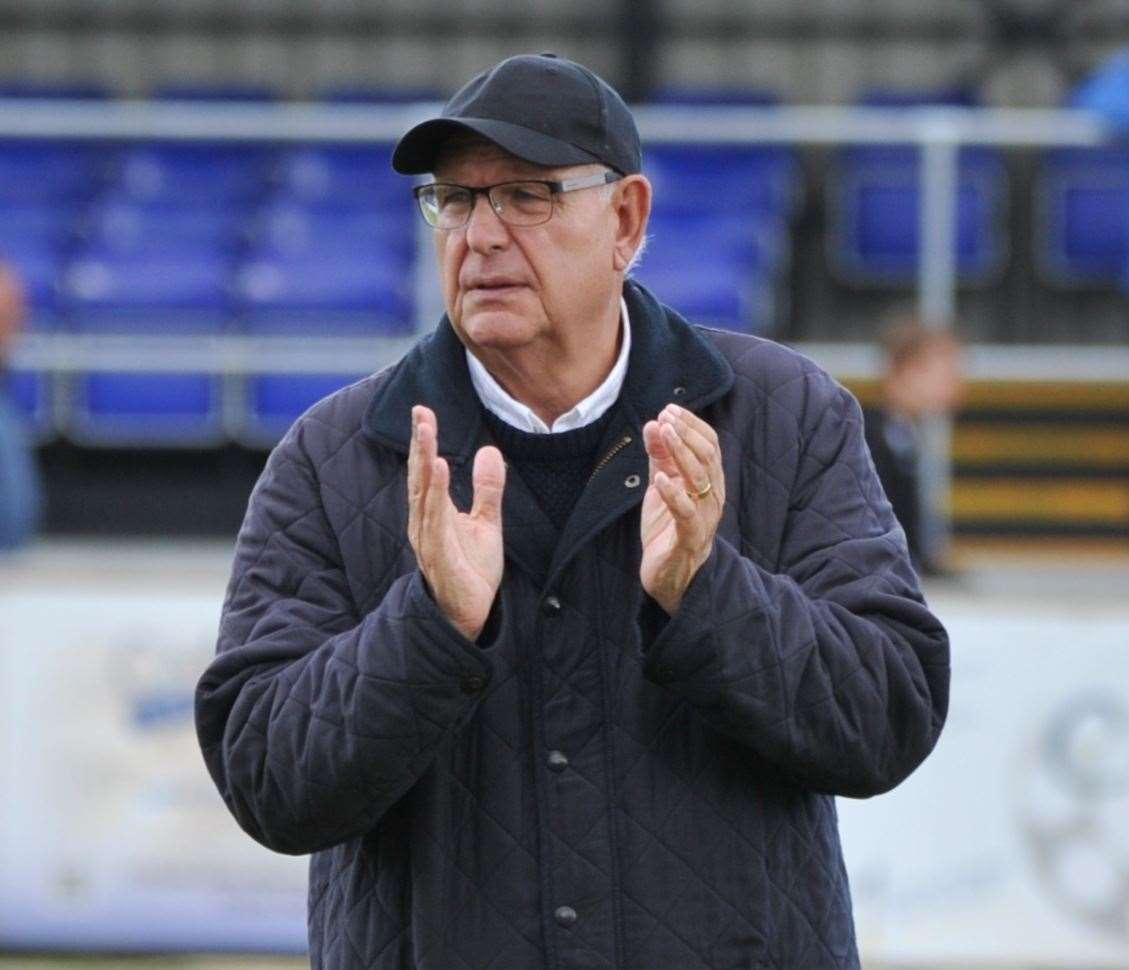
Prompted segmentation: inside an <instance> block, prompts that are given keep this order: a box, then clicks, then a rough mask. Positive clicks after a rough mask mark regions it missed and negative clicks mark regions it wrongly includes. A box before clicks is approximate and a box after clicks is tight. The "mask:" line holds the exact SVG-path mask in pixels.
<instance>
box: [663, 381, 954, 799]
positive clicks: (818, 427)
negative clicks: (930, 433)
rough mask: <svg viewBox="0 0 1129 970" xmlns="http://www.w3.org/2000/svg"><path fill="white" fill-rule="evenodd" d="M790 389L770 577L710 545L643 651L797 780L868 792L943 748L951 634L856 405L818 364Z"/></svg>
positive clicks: (731, 551) (670, 681)
mask: <svg viewBox="0 0 1129 970" xmlns="http://www.w3.org/2000/svg"><path fill="white" fill-rule="evenodd" d="M797 387H798V388H801V389H800V390H798V391H797V398H796V401H795V409H796V413H797V414H798V415H799V434H800V437H801V441H800V443H799V447H800V455H799V459H798V465H797V469H796V475H795V482H794V485H793V487H792V494H791V497H790V502H789V507H788V510H787V520H786V526H785V529H784V537H783V540H782V546H781V554H780V560H779V565H778V567H777V568H778V571H777V572H775V573H773V572H768V571H766V570H765V569H763V568H761V567H760V566H758V565H757V564H755V563H754V562H752V561H751V560H750V559H749V558H746V557H744V556H742V555H741V554H740V552H739V550H737V549H736V548H734V546H733V545H732V544H731V543H729V542H727V541H725V539H723V538H720V537H719V538H717V539H715V541H714V547H713V549H712V551H711V554H710V558H709V560H708V561H707V562H706V564H705V565H704V566H703V567H702V569H701V570H699V572H698V574H697V575H696V576H695V577H694V579H693V581H692V583H691V585H690V588H689V589H688V590H687V593H686V596H685V597H684V599H683V602H682V604H681V606H680V607H679V610H678V611H677V613H676V614H675V615H674V616H673V617H671V618H670V620H669V622H667V623H666V624H665V626H663V627H662V628H661V631H660V632H658V634H657V636H656V637H655V639H654V640H653V642H651V643H650V644H646V642H645V647H646V648H647V649H646V659H645V671H646V674H647V676H648V677H649V678H650V679H651V680H653V681H655V682H658V683H662V684H665V685H666V686H667V687H668V688H669V689H671V690H674V691H677V692H679V693H681V694H682V695H683V696H684V697H686V698H687V699H688V700H689V701H690V702H691V703H693V704H694V705H696V706H697V707H698V708H699V710H700V711H701V712H702V713H703V715H704V716H705V717H706V718H707V719H709V720H710V721H711V722H712V723H713V724H714V725H715V726H716V727H718V728H719V729H720V730H721V731H723V732H724V733H726V734H728V735H729V736H731V737H734V738H736V739H738V740H739V741H741V742H743V743H744V744H746V745H747V746H748V747H749V748H751V749H752V751H753V752H755V753H756V754H757V755H759V756H760V757H762V758H764V759H766V760H767V761H769V762H771V763H772V764H774V765H776V766H777V767H778V768H779V769H780V770H781V771H782V772H784V773H786V774H788V775H790V776H791V777H792V778H794V779H795V780H796V781H797V783H798V784H801V785H803V786H805V787H807V788H810V789H812V790H815V791H819V792H824V793H829V794H838V795H852V796H858V797H863V796H868V795H875V794H879V793H881V792H884V791H887V790H888V789H890V788H893V787H894V786H895V785H897V784H898V783H899V782H900V781H902V780H903V779H904V778H905V777H906V776H908V775H909V774H910V772H912V771H913V770H914V768H916V767H917V766H918V765H919V764H920V763H921V761H922V760H923V759H924V758H925V757H926V755H927V754H928V753H929V752H930V751H931V750H932V748H933V746H934V744H935V743H936V741H937V738H938V735H939V734H940V731H941V726H942V724H943V723H944V720H945V715H946V712H947V708H948V689H949V650H948V636H947V634H946V632H945V630H944V628H943V627H942V625H941V623H940V622H939V621H938V620H937V619H936V618H935V617H934V616H933V615H932V613H931V612H930V611H929V609H928V608H927V606H926V604H925V602H924V599H923V597H922V595H921V592H920V589H919V587H918V583H917V577H916V575H915V574H914V572H913V570H912V567H911V566H910V562H909V557H908V553H907V550H906V546H905V537H904V534H903V533H902V531H901V529H900V527H899V526H898V524H897V522H896V520H895V519H894V517H893V513H892V511H891V510H890V506H889V503H888V502H886V500H885V497H884V496H883V494H882V491H881V486H880V485H879V483H878V480H877V477H876V475H875V472H874V468H873V465H872V463H871V461H870V458H869V454H868V452H867V451H866V446H865V444H864V439H863V428H862V416H861V412H860V410H859V406H858V403H857V402H856V401H855V399H854V398H853V397H852V396H851V395H850V394H849V393H848V392H847V391H845V390H844V389H843V388H842V387H840V386H839V385H838V384H836V383H835V382H834V381H833V380H831V378H830V377H828V376H827V375H825V374H823V373H822V372H821V371H814V372H812V373H809V374H807V375H806V376H805V377H804V378H803V379H802V381H797ZM645 640H646V636H645Z"/></svg>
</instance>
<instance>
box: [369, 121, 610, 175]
mask: <svg viewBox="0 0 1129 970" xmlns="http://www.w3.org/2000/svg"><path fill="white" fill-rule="evenodd" d="M459 131H471V132H474V133H475V134H478V135H481V136H482V137H483V138H485V139H486V140H487V141H491V142H493V143H494V144H495V145H497V146H499V147H500V148H503V149H505V150H506V151H507V152H509V153H510V154H511V155H516V156H517V157H518V158H521V159H524V160H525V161H527V162H533V164H534V165H550V166H556V165H589V164H591V163H593V162H599V159H598V158H597V157H596V156H595V155H592V154H591V153H589V152H586V151H584V150H583V149H582V148H577V147H576V146H575V145H572V144H569V143H568V142H567V141H561V140H560V139H559V138H553V137H551V136H550V135H543V134H542V133H541V132H539V131H533V130H531V129H529V128H522V127H521V126H520V125H512V124H510V123H509V122H507V121H494V120H493V119H492V118H458V119H455V118H433V119H432V120H431V121H425V122H423V123H422V124H418V125H416V126H415V127H414V128H412V129H411V130H410V131H409V132H408V133H407V134H406V135H404V137H403V138H401V139H400V142H399V144H397V145H396V150H395V151H394V152H393V153H392V167H393V168H394V169H395V170H396V171H397V172H399V173H400V174H401V175H422V174H423V173H425V172H433V171H435V159H436V156H437V155H438V154H439V149H440V147H441V146H442V144H443V142H445V141H446V140H447V139H448V138H450V137H451V135H453V134H455V133H456V132H459Z"/></svg>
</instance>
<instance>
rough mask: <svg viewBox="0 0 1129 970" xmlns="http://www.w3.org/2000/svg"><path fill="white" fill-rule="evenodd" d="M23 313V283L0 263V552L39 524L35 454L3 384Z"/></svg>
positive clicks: (23, 539)
mask: <svg viewBox="0 0 1129 970" xmlns="http://www.w3.org/2000/svg"><path fill="white" fill-rule="evenodd" d="M25 316H26V305H25V302H24V290H23V286H22V285H21V283H20V280H19V278H18V277H17V276H16V274H15V271H14V270H11V269H9V268H8V267H6V266H4V265H3V264H0V551H3V550H6V549H14V548H16V547H17V546H21V545H23V544H24V543H26V542H27V541H28V540H29V539H30V538H31V537H32V536H33V535H34V534H35V530H36V527H37V525H38V523H39V502H40V498H39V483H38V476H37V472H36V466H35V457H34V453H33V451H32V449H31V445H30V444H29V442H28V439H27V435H26V433H25V431H24V427H23V422H22V420H21V419H20V416H19V414H18V413H17V412H16V409H15V406H14V405H13V404H12V402H11V401H10V400H9V398H8V393H7V387H6V383H7V381H6V378H7V369H6V367H7V359H8V354H9V352H10V350H11V347H12V344H13V343H14V342H15V339H16V337H17V336H18V334H19V332H20V330H21V329H22V327H23V324H24V318H25Z"/></svg>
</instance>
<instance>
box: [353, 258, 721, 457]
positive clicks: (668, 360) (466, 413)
mask: <svg viewBox="0 0 1129 970" xmlns="http://www.w3.org/2000/svg"><path fill="white" fill-rule="evenodd" d="M624 299H626V301H627V307H628V312H629V313H630V315H631V323H632V345H631V355H630V357H629V359H628V364H627V380H626V381H625V382H624V386H623V391H622V393H621V396H620V400H621V403H622V404H623V406H624V408H625V410H626V412H627V415H628V416H629V420H630V421H631V422H632V423H634V424H636V427H637V428H641V427H642V423H643V422H644V421H647V420H650V419H651V418H653V417H654V416H655V415H657V414H658V412H659V411H661V410H662V409H663V407H665V406H666V405H667V404H668V403H670V402H671V401H677V402H678V403H679V404H681V405H683V406H684V407H687V408H689V409H690V410H696V409H698V408H701V407H704V406H705V405H706V404H709V403H710V402H712V401H715V400H717V399H718V398H719V397H721V396H723V395H724V394H725V393H726V392H728V390H729V388H730V387H732V385H733V379H734V376H733V368H732V367H731V366H730V365H729V362H728V361H727V360H726V359H725V358H724V357H723V356H722V355H721V353H720V352H719V351H718V350H717V349H716V348H715V347H714V345H713V344H712V343H711V342H710V341H709V340H708V339H706V338H705V337H704V336H703V335H702V334H701V333H700V332H699V331H697V330H696V329H695V328H694V327H692V326H690V324H689V323H687V322H686V321H685V320H684V319H683V318H682V317H681V316H679V315H678V314H677V313H675V312H674V311H673V310H671V309H670V308H669V307H665V306H663V305H662V304H661V303H659V301H658V300H657V299H655V297H654V296H653V295H652V294H651V293H650V292H649V291H648V290H647V289H645V288H644V287H642V286H640V285H639V284H638V283H636V282H635V281H634V280H628V281H627V282H626V283H625V284H624ZM415 404H425V405H427V406H428V407H429V408H431V409H432V410H433V411H434V412H435V416H436V420H437V422H438V425H439V453H440V454H441V455H443V456H444V457H445V458H448V459H449V460H451V461H452V462H454V463H457V464H463V463H466V462H467V461H469V460H470V459H471V458H472V457H473V455H474V452H475V450H476V449H477V447H478V444H479V440H480V438H481V435H482V428H481V424H482V409H481V406H480V403H479V400H478V396H477V394H476V393H475V390H474V386H473V385H472V384H471V380H470V373H469V371H468V370H467V364H466V356H465V354H464V353H463V345H462V343H461V342H460V341H459V338H458V335H457V334H456V333H455V331H454V329H453V328H452V326H451V322H450V320H448V318H447V317H446V316H444V317H443V319H442V320H441V321H440V322H439V326H438V327H436V329H435V330H434V331H432V333H430V334H428V336H426V337H424V338H423V339H422V340H421V341H420V342H419V343H417V344H416V345H415V346H414V347H413V348H412V349H411V350H410V351H409V352H408V353H407V354H406V355H405V356H404V357H403V359H401V360H400V361H399V363H397V364H395V365H394V366H393V369H392V373H391V375H390V376H389V377H388V379H387V380H386V381H385V382H384V383H383V384H382V386H381V387H380V389H379V390H378V391H377V393H376V395H375V396H374V398H373V400H372V402H371V403H370V404H369V407H368V410H367V411H366V412H365V416H364V421H363V426H364V430H365V433H366V434H368V435H369V436H370V437H371V438H373V439H375V440H376V441H379V442H381V443H382V444H385V445H388V446H389V447H392V448H395V449H396V450H397V451H401V452H403V453H405V454H406V453H407V451H408V446H409V443H410V440H411V409H412V406H413V405H415Z"/></svg>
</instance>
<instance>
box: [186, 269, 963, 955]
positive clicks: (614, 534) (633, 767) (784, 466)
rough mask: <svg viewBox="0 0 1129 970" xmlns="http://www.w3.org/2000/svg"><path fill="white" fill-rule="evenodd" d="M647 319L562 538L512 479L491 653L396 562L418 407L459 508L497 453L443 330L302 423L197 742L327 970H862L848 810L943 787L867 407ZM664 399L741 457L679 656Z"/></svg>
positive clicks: (935, 664) (200, 712)
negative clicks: (664, 598)
mask: <svg viewBox="0 0 1129 970" xmlns="http://www.w3.org/2000/svg"><path fill="white" fill-rule="evenodd" d="M626 296H627V299H628V303H629V307H630V312H631V319H632V324H633V327H632V334H633V341H632V350H631V359H630V362H629V372H628V380H627V383H626V385H625V387H624V391H623V393H622V395H621V398H620V402H619V406H618V408H617V413H616V417H615V418H614V419H613V420H612V422H611V426H610V427H609V429H608V433H607V439H606V441H605V446H604V449H603V452H602V453H604V452H606V460H604V461H603V462H602V464H600V465H599V466H598V467H597V470H596V471H595V473H594V474H593V477H592V479H591V480H590V482H589V484H588V486H587V488H586V490H585V492H584V494H583V496H582V497H581V499H580V502H579V504H578V505H577V507H576V509H575V511H574V514H573V516H572V518H571V519H570V520H569V522H568V524H567V525H566V526H565V528H564V530H563V532H561V533H560V534H559V535H558V534H557V533H555V531H554V530H553V526H552V525H551V524H550V523H549V521H548V520H547V519H546V517H545V516H544V514H543V513H542V512H541V511H540V510H539V509H538V507H537V505H536V503H535V502H534V501H533V499H532V498H531V496H530V494H529V492H528V490H527V489H526V488H525V487H524V486H523V484H522V482H521V480H520V477H519V476H517V475H511V476H510V478H509V480H508V482H507V484H506V491H505V496H504V504H503V517H504V530H505V545H506V552H507V562H506V571H505V577H504V580H503V583H502V588H501V591H500V594H499V597H500V598H499V600H498V602H497V608H496V617H497V623H496V624H495V625H494V626H495V629H494V631H493V633H492V635H491V637H490V639H489V640H488V642H485V643H478V644H476V643H471V642H469V641H467V640H466V639H464V638H463V637H462V636H461V635H460V634H459V633H458V632H456V631H455V629H454V628H452V627H451V625H450V624H449V623H447V621H446V620H445V618H444V617H443V616H442V614H441V613H440V612H439V611H438V609H437V608H436V606H435V604H434V602H433V601H432V600H431V598H430V597H429V594H428V592H427V590H426V588H425V586H424V584H423V582H422V581H421V577H420V573H419V572H418V570H417V568H416V564H415V560H414V557H413V554H412V550H411V547H410V546H409V545H408V542H407V539H406V536H405V523H406V497H405V459H406V454H407V449H408V437H409V422H410V414H409V409H410V406H411V405H412V404H414V403H417V402H423V403H426V404H428V405H429V406H430V407H432V408H433V409H434V410H435V412H436V414H437V416H438V422H439V441H440V451H441V453H442V454H444V455H446V457H447V458H448V460H449V461H450V463H451V466H452V491H453V494H454V497H455V501H456V504H458V505H460V507H463V508H466V507H468V506H469V503H470V498H471V483H470V463H471V458H472V457H473V455H474V452H475V450H476V449H477V448H478V447H479V446H480V445H481V444H483V443H484V442H486V441H487V440H488V438H487V432H486V430H485V426H484V423H483V422H482V420H481V408H480V406H479V404H478V401H477V399H476V397H475V396H474V391H473V389H472V387H471V384H470V380H469V377H468V374H467V370H466V363H465V359H464V357H463V353H462V347H461V345H460V344H459V342H458V340H457V338H456V336H455V335H454V332H453V331H452V330H451V327H450V325H449V324H448V323H447V322H446V321H444V322H443V323H442V324H441V325H440V326H439V328H438V329H437V330H436V331H435V332H434V333H433V334H431V335H430V336H429V337H427V338H426V339H424V340H423V341H422V342H421V343H420V344H418V345H417V346H416V348H415V349H413V350H412V351H411V352H410V353H409V354H408V355H407V356H406V357H405V358H404V359H403V360H402V361H400V362H399V363H397V364H396V365H394V366H392V367H390V368H389V369H387V370H385V371H383V372H381V373H379V374H376V375H374V376H372V377H370V378H368V379H366V380H363V381H361V382H360V383H358V384H355V385H353V386H351V387H348V388H346V389H344V390H342V391H340V392H339V393H337V394H335V395H333V396H332V397H330V398H328V399H326V400H325V401H323V402H321V403H320V404H318V405H317V406H316V407H314V408H313V409H312V410H311V411H310V412H309V413H307V414H306V415H305V416H304V417H303V418H302V419H301V420H299V421H298V423H297V424H296V425H295V426H294V427H293V428H292V429H291V431H290V432H289V433H288V434H287V435H286V437H285V439H284V440H283V441H282V442H281V444H279V446H278V447H277V448H276V449H275V451H274V453H273V454H272V456H271V458H270V461H269V462H268V464H267V467H266V470H265V471H264V473H263V476H262V478H261V480H260V481H259V483H258V485H257V486H256V488H255V491H254V493H253V495H252V497H251V502H250V507H249V509H248V512H247V517H246V521H245V522H244V525H243V528H242V530H241V532H240V535H239V541H238V549H237V552H236V557H235V564H234V571H233V575H232V578H231V584H230V586H229V589H228V593H227V597H226V601H225V603H224V609H223V620H222V627H221V631H220V639H219V648H218V653H217V656H216V658H215V660H214V661H213V663H212V664H211V665H210V667H209V668H208V670H207V671H206V673H205V674H204V676H203V678H202V679H201V681H200V684H199V688H198V692H197V709H196V715H197V727H198V732H199V738H200V743H201V745H202V748H203V752H204V756H205V759H206V761H207V765H208V768H209V770H210V772H211V774H212V777H213V778H214V779H215V782H216V784H217V786H218V787H219V790H220V792H221V793H222V795H223V798H224V800H225V802H226V803H227V806H228V808H229V809H230V810H231V812H232V813H233V815H234V816H235V818H236V819H237V820H238V822H239V824H240V825H241V826H243V828H245V829H246V830H247V832H249V833H250V834H251V835H252V836H253V837H254V838H256V839H257V840H259V841H260V842H262V843H263V844H264V845H266V846H269V847H270V848H272V849H276V850H278V851H280V852H289V853H313V857H312V859H311V863H310V892H309V932H310V949H311V957H312V963H313V966H314V967H316V968H334V970H346V968H348V970H354V968H355V970H362V968H363V970H409V968H410V970H486V968H491V970H533V968H542V967H545V968H554V970H557V968H559V970H581V968H613V967H614V968H621V970H660V968H661V970H665V968H678V970H748V968H754V967H755V968H766V967H772V968H778V970H817V968H823V967H836V968H840V967H856V966H858V956H857V952H856V946H855V939H854V931H853V924H852V919H851V903H850V894H849V890H848V885H847V876H846V873H845V871H844V867H843V861H842V856H841V853H840V848H839V839H838V834H837V826H836V815H835V804H834V798H833V796H834V795H850V796H858V797H865V796H868V795H874V794H877V793H880V792H884V791H886V790H887V789H889V788H892V787H893V786H894V785H896V784H898V782H900V781H901V780H902V779H903V778H905V777H906V776H907V775H908V774H909V773H910V772H911V771H913V769H914V768H915V767H916V766H917V765H918V764H919V763H920V762H921V760H922V759H923V758H924V757H925V756H926V755H927V754H928V753H929V751H930V749H931V748H932V747H933V745H934V743H935V742H936V740H937V736H938V733H939V732H940V730H941V725H942V722H943V721H944V718H945V711H946V705H947V694H948V679H949V674H948V641H947V636H946V633H945V630H944V629H943V627H942V626H941V624H940V623H939V622H938V621H937V619H936V618H935V617H934V616H933V615H932V614H931V613H930V611H929V609H928V608H927V606H926V604H925V602H924V600H923V598H922V595H921V592H920V590H919V588H918V583H917V579H916V577H915V575H914V573H913V571H912V569H911V567H910V565H909V561H908V557H907V553H906V546H905V538H904V535H903V533H902V530H901V529H900V527H899V526H898V524H897V522H896V521H895V519H894V517H893V515H892V513H891V511H890V506H889V504H888V503H887V501H886V499H885V498H884V496H883V493H882V491H881V488H880V486H879V484H878V482H877V479H876V477H875V474H874V469H873V466H872V464H871V461H870V459H869V457H868V453H867V451H866V448H865V446H864V444H863V435H862V427H861V418H860V412H859V409H858V406H857V404H856V402H855V400H854V399H853V398H852V397H851V396H850V395H849V394H848V393H847V392H846V391H845V390H844V389H843V388H842V387H840V386H839V385H838V384H837V383H835V382H834V381H833V380H832V379H831V378H830V377H828V376H827V374H826V373H824V372H823V371H821V370H820V369H819V368H818V367H816V366H815V365H814V364H813V363H811V362H810V361H809V360H807V359H806V358H804V357H802V356H800V355H799V354H797V353H795V352H793V351H791V350H788V349H785V348H783V347H781V346H779V345H776V344H773V343H771V342H768V341H765V340H761V339H757V338H755V337H749V336H742V335H737V334H731V333H722V332H715V331H708V330H701V329H698V328H695V327H691V326H690V325H688V324H687V323H686V322H685V321H683V320H682V319H681V318H680V317H678V316H677V315H676V314H674V313H673V312H671V311H670V310H667V309H666V308H664V307H662V306H661V305H660V304H659V303H658V302H656V301H655V300H654V298H653V297H652V296H651V295H650V294H649V293H647V291H645V290H644V289H642V288H641V287H639V286H637V285H635V284H633V283H629V284H628V285H627V288H626ZM672 399H673V400H676V401H680V402H682V403H683V404H684V405H685V406H687V407H689V408H691V409H692V410H694V411H695V412H697V413H698V414H700V415H701V416H702V417H703V418H704V419H705V420H707V421H708V422H710V423H711V424H712V425H713V426H714V427H715V428H716V429H717V431H718V434H719V436H720V441H721V447H722V449H723V453H724V465H725V474H726V483H727V485H726V488H727V501H726V509H725V514H724V517H723V519H722V522H721V526H720V529H719V534H718V536H717V539H716V540H715V543H714V548H713V550H712V553H711V555H710V558H709V560H708V561H707V563H706V564H705V566H704V567H703V568H702V569H701V570H700V571H699V573H698V574H697V576H695V578H694V580H693V582H692V584H691V586H690V588H689V590H688V591H687V594H686V596H685V599H684V601H683V603H682V605H681V607H680V609H679V611H678V613H677V614H676V615H675V616H674V617H671V618H670V619H669V621H666V618H665V615H664V614H661V613H660V612H659V611H657V608H656V607H654V606H648V605H646V604H645V603H644V596H643V592H642V589H641V587H640V583H639V576H638V569H639V556H640V541H639V506H640V502H641V499H642V495H643V491H644V489H645V487H646V480H647V458H646V454H645V452H644V450H643V446H642V441H641V434H640V431H641V428H642V425H643V422H644V421H645V420H647V419H649V418H651V417H653V416H654V415H655V414H656V413H657V412H658V411H659V409H660V408H661V407H662V406H663V405H665V404H666V403H667V402H668V401H670V400H672ZM546 550H548V551H549V554H548V555H546Z"/></svg>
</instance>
